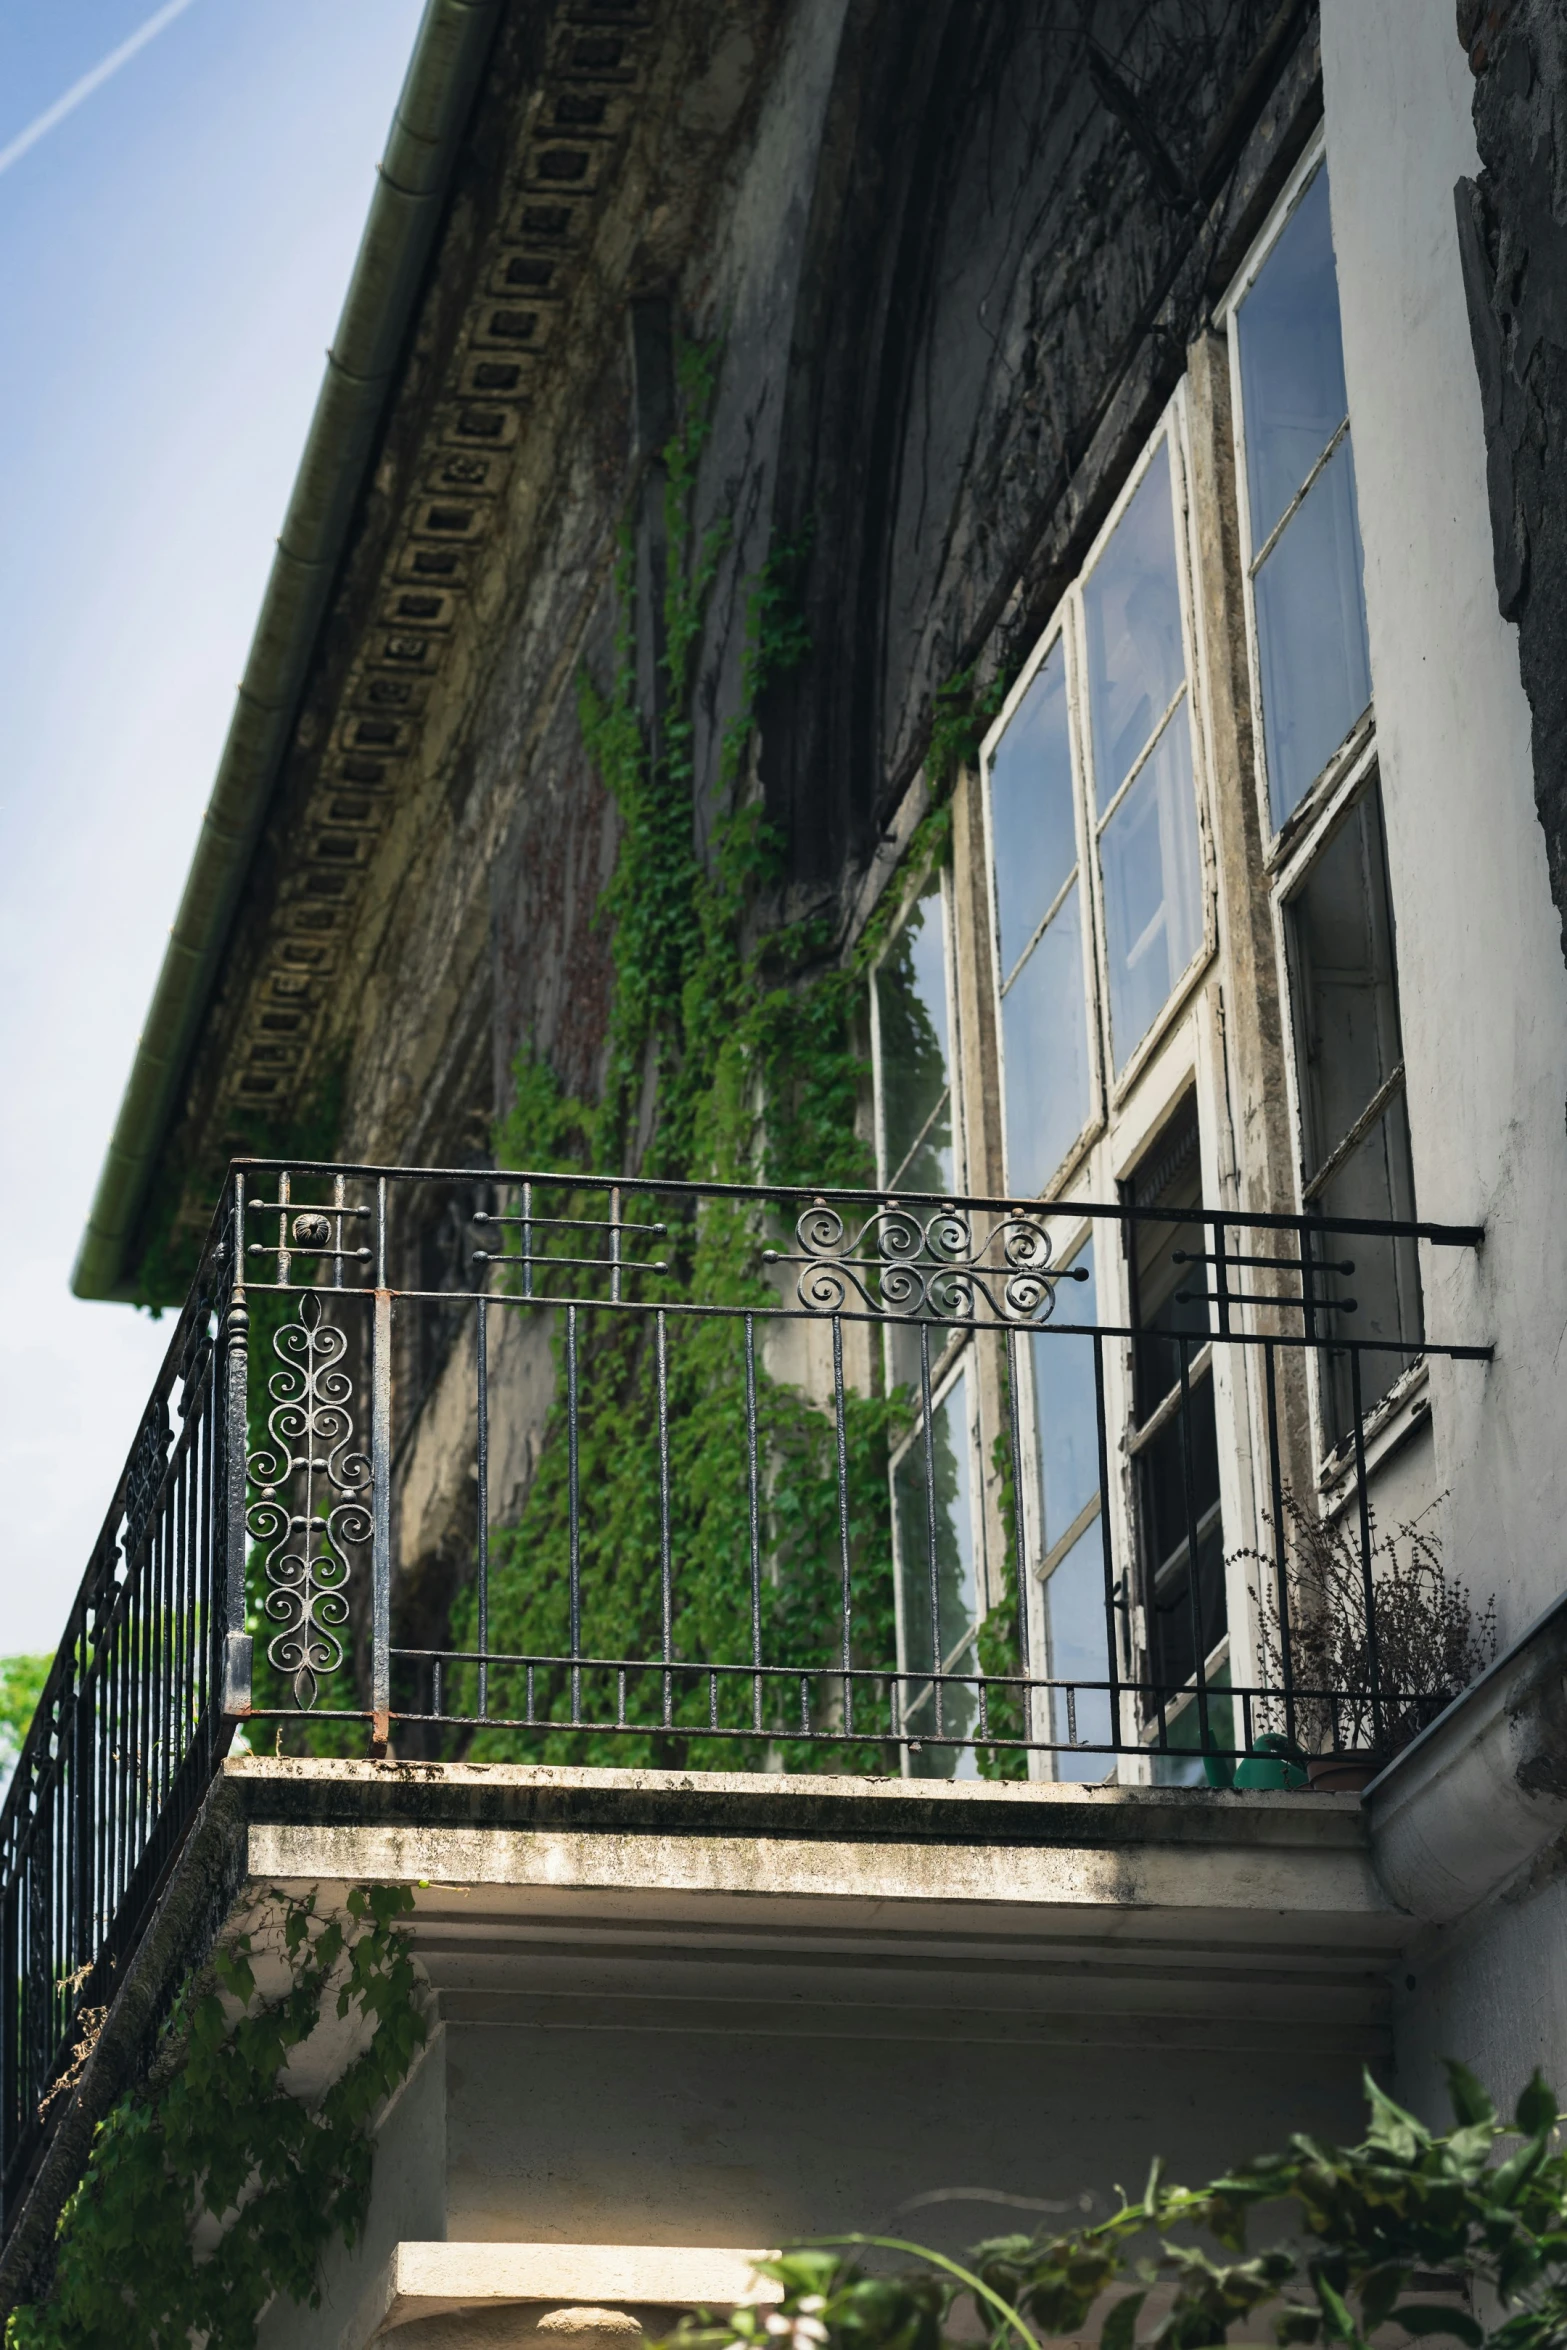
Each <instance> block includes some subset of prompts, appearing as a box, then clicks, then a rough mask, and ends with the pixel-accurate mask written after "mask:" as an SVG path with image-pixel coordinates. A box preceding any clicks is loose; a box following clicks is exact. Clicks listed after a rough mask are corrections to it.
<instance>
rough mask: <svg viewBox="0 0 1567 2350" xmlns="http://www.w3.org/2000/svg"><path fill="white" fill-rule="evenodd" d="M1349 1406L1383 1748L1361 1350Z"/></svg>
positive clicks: (1354, 1361) (1353, 1357) (1370, 1666)
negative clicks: (1361, 1387) (1361, 1392)
mask: <svg viewBox="0 0 1567 2350" xmlns="http://www.w3.org/2000/svg"><path fill="white" fill-rule="evenodd" d="M1349 1404H1350V1413H1351V1416H1352V1419H1353V1424H1354V1430H1355V1499H1356V1503H1357V1507H1358V1515H1359V1520H1360V1580H1361V1585H1362V1588H1363V1590H1364V1593H1365V1604H1366V1669H1367V1672H1368V1673H1369V1675H1370V1680H1371V1743H1372V1745H1373V1747H1374V1748H1376V1749H1377V1751H1378V1752H1380V1751H1381V1746H1382V1732H1383V1722H1382V1660H1381V1656H1380V1653H1379V1650H1378V1644H1377V1595H1376V1584H1375V1579H1374V1577H1373V1575H1372V1572H1371V1496H1370V1495H1369V1493H1368V1492H1367V1490H1366V1427H1365V1416H1364V1414H1363V1412H1362V1410H1361V1403H1360V1348H1359V1347H1358V1346H1357V1345H1356V1344H1355V1343H1354V1341H1353V1340H1351V1341H1350V1346H1349Z"/></svg>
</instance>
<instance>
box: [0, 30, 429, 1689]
mask: <svg viewBox="0 0 1567 2350" xmlns="http://www.w3.org/2000/svg"><path fill="white" fill-rule="evenodd" d="M419 13H420V6H419V0H165V4H164V5H162V6H158V5H155V4H154V0H0V515H3V517H4V522H3V538H0V1118H3V1128H0V1132H3V1142H4V1147H3V1148H0V1232H3V1233H4V1235H5V1244H4V1248H3V1250H0V1495H3V1497H4V1499H3V1504H0V1529H3V1532H0V1655H8V1654H15V1653H17V1652H18V1651H26V1650H41V1649H47V1648H52V1647H53V1646H54V1644H55V1642H56V1641H57V1640H58V1638H59V1635H60V1631H61V1629H62V1627H63V1624H64V1621H65V1616H66V1612H67V1610H68V1608H69V1606H70V1602H71V1598H72V1595H73V1593H74V1592H75V1589H76V1586H77V1584H78V1582H79V1580H80V1578H81V1575H82V1571H83V1569H84V1568H85V1566H86V1563H87V1556H88V1552H89V1550H90V1548H91V1545H92V1541H93V1538H94V1536H95V1535H96V1533H97V1531H98V1528H99V1525H100V1524H101V1522H102V1519H103V1515H104V1512H105V1510H106V1509H107V1507H108V1503H109V1500H110V1498H111V1496H112V1494H113V1491H114V1487H115V1484H116V1481H117V1479H118V1476H119V1471H120V1468H121V1466H122V1464H123V1462H124V1459H125V1455H126V1453H127V1452H128V1450H129V1448H130V1444H131V1440H132V1438H133V1436H134V1435H135V1432H136V1426H137V1422H138V1419H139V1417H140V1413H141V1408H142V1405H143V1403H144V1401H145V1399H146V1395H147V1392H148V1390H149V1388H150V1386H151V1384H152V1380H153V1378H154V1375H155V1373H156V1370H157V1366H158V1363H159V1361H160V1359H161V1357H162V1353H163V1349H164V1347H165V1345H166V1344H167V1341H168V1338H169V1336H170V1333H171V1327H172V1324H171V1321H170V1319H168V1318H166V1319H165V1320H164V1321H163V1322H162V1323H161V1324H160V1323H157V1322H155V1321H153V1320H152V1318H151V1317H150V1316H147V1315H144V1314H138V1313H136V1312H135V1311H134V1310H133V1309H131V1308H130V1307H125V1306H111V1305H96V1304H94V1305H89V1304H84V1303H82V1302H81V1301H79V1300H78V1299H76V1298H73V1297H72V1296H71V1294H70V1273H71V1265H72V1262H73V1260H74V1258H75V1254H76V1248H77V1243H78V1241H79V1239H80V1236H81V1230H82V1226H83V1223H84V1222H85V1219H86V1215H87V1210H88V1207H89V1204H90V1201H91V1198H92V1193H93V1190H94V1187H95V1185H96V1182H97V1178H98V1171H99V1167H100V1165H101V1162H102V1158H103V1153H104V1148H105V1145H106V1144H107V1142H108V1139H109V1134H110V1131H111V1129H112V1127H113V1123H114V1118H115V1114H116V1111H117V1110H118V1108H119V1103H120V1096H121V1093H122V1091H123V1089H124V1085H125V1080H126V1077H127V1075H128V1073H129V1070H130V1065H131V1058H132V1054H133V1051H134V1049H135V1043H136V1038H137V1034H138V1031H139V1029H140V1026H141V1022H142V1018H143V1015H144V1013H145V1011H146V1009H147V1005H148V1003H149V1001H150V999H151V995H152V989H153V983H154V981H155V979H156V977H157V973H158V968H159V965H160V963H161V961H162V957H163V949H164V945H165V941H166V937H167V933H168V927H169V924H170V922H171V920H172V918H173V915H174V910H175V906H176V904H177V902H178V899H179V894H180V889H181V886H182V884H183V882H184V879H185V874H186V871H187V868H188V866H189V863H190V858H191V852H192V850H193V848H194V846H195V840H196V832H197V827H198V824H199V822H200V817H201V811H202V808H203V806H204V805H205V802H206V799H207V795H208V792H209V790H210V788H211V785H212V781H213V777H214V775H215V774H216V771H217V764H218V758H219V754H220V752H221V750H222V746H223V738H224V735H225V733H226V731H227V727H228V721H229V716H230V712H231V710H232V707H233V700H234V688H235V685H236V682H237V680H238V678H239V676H240V673H241V671H242V669H243V667H244V663H245V656H246V653H247V650H248V648H249V643H250V637H251V632H252V629H253V627H254V625H255V619H256V614H257V610H258V608H259V605H260V601H261V595H262V590H263V587H264V585H265V581H266V576H267V569H268V565H269V563H270V561H271V556H272V547H273V541H274V540H275V538H276V536H277V531H278V528H279V525H280V524H281V521H282V518H283V513H284V509H285V507H286V505H287V502H288V493H289V489H290V487H291V485H292V482H293V477H294V472H295V468H296V466H297V463H298V459H299V454H300V451H301V449H302V447H303V444H304V438H305V432H306V428H307V426H308V424H309V420H310V413H311V409H312V407H313V405H314V402H315V396H316V391H317V388H318V386H319V383H320V380H321V371H322V364H323V357H324V353H325V350H326V347H327V345H328V343H329V342H330V341H331V338H332V333H333V329H334V327H335V325H336V322H337V316H338V312H339V310H340V308H341V305H342V299H343V294H344V291H345V289H346V287H347V283H348V278H349V272H350V269H351V266H352V262H353V256H354V251H355V248H356V246H357V244H358V241H359V235H360V231H361V229H362V228H363V225H364V219H365V214H366V212H367V210H368V208H369V203H370V196H371V190H372V187H373V184H374V175H375V165H376V162H377V160H378V158H379V156H380V154H381V151H382V148H383V146H384V144H385V139H386V131H387V126H388V124H389V123H390V120H391V115H392V109H393V106H394V105H395V103H396V99H397V93H398V89H399V87H400V86H401V82H402V77H403V73H404V70H405V68H406V65H407V61H408V56H409V53H410V50H411V48H412V46H413V39H414V34H415V31H416V28H417V24H418V18H419ZM139 35H140V36H143V37H142V38H140V39H139V40H138V36H139ZM84 84H85V85H86V87H85V88H82V87H81V86H82V85H84ZM78 92H79V93H80V94H79V95H76V94H77V93H78ZM73 95H75V102H74V103H69V104H63V103H62V101H67V100H69V99H71V98H72V97H73Z"/></svg>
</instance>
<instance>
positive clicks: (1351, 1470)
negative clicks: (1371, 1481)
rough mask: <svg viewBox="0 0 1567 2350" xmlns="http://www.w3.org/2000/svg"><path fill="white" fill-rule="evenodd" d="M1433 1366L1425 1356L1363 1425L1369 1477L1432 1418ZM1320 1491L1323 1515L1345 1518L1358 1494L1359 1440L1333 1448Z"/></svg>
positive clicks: (1320, 1479) (1350, 1439)
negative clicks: (1357, 1457)
mask: <svg viewBox="0 0 1567 2350" xmlns="http://www.w3.org/2000/svg"><path fill="white" fill-rule="evenodd" d="M1430 1377H1431V1374H1430V1366H1429V1364H1428V1363H1427V1361H1426V1358H1425V1356H1424V1355H1421V1356H1420V1357H1419V1358H1418V1359H1417V1360H1416V1361H1415V1362H1412V1363H1411V1364H1410V1366H1409V1368H1408V1370H1407V1371H1404V1372H1402V1373H1401V1374H1400V1376H1399V1377H1398V1378H1397V1379H1396V1380H1395V1381H1394V1383H1393V1385H1392V1386H1391V1387H1390V1388H1389V1389H1388V1391H1387V1393H1386V1395H1384V1396H1383V1398H1382V1400H1381V1402H1380V1403H1376V1404H1373V1405H1372V1407H1371V1409H1370V1411H1369V1412H1367V1414H1366V1416H1365V1419H1364V1420H1363V1421H1362V1423H1361V1430H1362V1434H1361V1444H1362V1448H1363V1451H1364V1454H1365V1464H1366V1474H1367V1476H1368V1477H1370V1476H1372V1475H1373V1474H1374V1473H1375V1471H1376V1470H1377V1469H1379V1468H1380V1467H1381V1466H1382V1464H1383V1462H1384V1461H1387V1460H1390V1459H1391V1458H1392V1456H1393V1454H1394V1453H1395V1452H1398V1451H1399V1450H1400V1449H1401V1448H1402V1447H1403V1446H1404V1445H1405V1444H1406V1443H1408V1441H1409V1439H1410V1438H1411V1437H1413V1436H1417V1435H1418V1434H1419V1433H1420V1431H1421V1429H1422V1428H1424V1427H1426V1426H1427V1425H1428V1424H1429V1422H1430V1418H1431V1395H1430ZM1317 1492H1318V1494H1319V1495H1320V1497H1321V1501H1322V1510H1323V1515H1324V1516H1325V1517H1328V1518H1337V1517H1340V1516H1341V1515H1342V1514H1343V1512H1344V1511H1345V1510H1346V1509H1347V1508H1348V1506H1349V1504H1350V1502H1351V1501H1352V1500H1353V1499H1354V1495H1355V1440H1354V1437H1353V1436H1346V1437H1344V1438H1342V1439H1341V1441H1340V1442H1339V1443H1338V1444H1336V1445H1335V1446H1334V1447H1333V1450H1332V1451H1331V1452H1330V1453H1329V1454H1328V1456H1327V1458H1326V1459H1325V1460H1324V1461H1323V1462H1322V1464H1321V1466H1320V1467H1319V1468H1318V1470H1317Z"/></svg>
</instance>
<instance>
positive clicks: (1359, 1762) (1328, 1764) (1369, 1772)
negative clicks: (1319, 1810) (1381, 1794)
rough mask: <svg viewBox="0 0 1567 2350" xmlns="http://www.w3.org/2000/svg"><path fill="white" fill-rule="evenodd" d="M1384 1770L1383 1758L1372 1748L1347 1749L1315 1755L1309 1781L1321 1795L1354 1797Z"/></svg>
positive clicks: (1357, 1747)
mask: <svg viewBox="0 0 1567 2350" xmlns="http://www.w3.org/2000/svg"><path fill="white" fill-rule="evenodd" d="M1381 1768H1382V1757H1381V1756H1380V1755H1379V1754H1377V1753H1375V1752H1374V1751H1373V1749H1372V1748H1371V1747H1369V1746H1346V1747H1343V1748H1341V1750H1340V1751H1339V1752H1338V1753H1337V1754H1314V1755H1313V1756H1312V1757H1311V1759H1310V1760H1309V1762H1308V1763H1307V1765H1306V1778H1307V1781H1308V1782H1309V1784H1310V1785H1311V1786H1312V1787H1314V1788H1315V1789H1316V1790H1317V1793H1318V1794H1319V1795H1355V1794H1358V1793H1359V1791H1360V1789H1361V1788H1362V1787H1369V1786H1370V1784H1371V1782H1372V1780H1373V1779H1374V1778H1375V1777H1376V1775H1377V1773H1378V1771H1379V1770H1380V1769H1381Z"/></svg>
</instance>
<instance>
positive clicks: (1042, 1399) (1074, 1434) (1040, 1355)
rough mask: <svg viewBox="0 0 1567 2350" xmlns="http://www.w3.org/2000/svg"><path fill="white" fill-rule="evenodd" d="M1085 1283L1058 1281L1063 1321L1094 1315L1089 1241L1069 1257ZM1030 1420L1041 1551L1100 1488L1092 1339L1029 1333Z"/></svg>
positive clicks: (1090, 1318) (1059, 1535) (1046, 1550)
mask: <svg viewBox="0 0 1567 2350" xmlns="http://www.w3.org/2000/svg"><path fill="white" fill-rule="evenodd" d="M1072 1263H1073V1265H1074V1266H1075V1267H1079V1268H1081V1269H1082V1270H1083V1271H1085V1272H1086V1273H1087V1274H1088V1275H1089V1278H1088V1280H1087V1281H1084V1282H1063V1283H1062V1285H1061V1287H1060V1288H1059V1289H1058V1290H1057V1292H1056V1305H1055V1311H1056V1313H1057V1314H1058V1315H1059V1316H1060V1318H1061V1319H1062V1320H1063V1321H1066V1322H1084V1323H1087V1324H1089V1325H1090V1326H1091V1325H1092V1324H1093V1323H1095V1322H1097V1320H1098V1318H1099V1313H1098V1306H1097V1304H1096V1302H1095V1286H1096V1285H1095V1282H1094V1280H1093V1270H1094V1249H1093V1243H1092V1241H1089V1242H1088V1243H1086V1244H1085V1246H1084V1247H1083V1248H1081V1249H1080V1250H1079V1251H1078V1253H1077V1255H1076V1256H1075V1257H1074V1258H1073V1260H1072ZM1032 1345H1033V1350H1034V1424H1035V1427H1036V1430H1037V1432H1038V1438H1039V1467H1040V1475H1041V1478H1042V1480H1043V1484H1044V1505H1045V1526H1044V1555H1045V1556H1046V1557H1048V1556H1049V1554H1050V1552H1051V1551H1052V1550H1053V1549H1054V1548H1055V1546H1056V1544H1057V1543H1058V1542H1059V1541H1060V1540H1061V1538H1062V1536H1063V1535H1064V1534H1065V1533H1066V1531H1067V1528H1068V1527H1069V1526H1070V1525H1071V1524H1072V1523H1073V1521H1074V1520H1075V1519H1076V1518H1078V1517H1079V1516H1080V1515H1081V1514H1082V1512H1083V1511H1084V1510H1085V1509H1086V1508H1087V1507H1088V1504H1089V1503H1090V1502H1091V1501H1092V1500H1093V1499H1094V1498H1095V1496H1096V1495H1097V1493H1098V1491H1099V1417H1098V1407H1097V1403H1096V1397H1095V1385H1094V1342H1093V1340H1092V1339H1091V1338H1073V1337H1067V1336H1064V1335H1063V1336H1058V1335H1057V1334H1056V1333H1055V1332H1054V1331H1052V1330H1051V1329H1050V1328H1049V1326H1048V1325H1047V1326H1046V1327H1045V1328H1044V1329H1042V1330H1036V1331H1035V1332H1034V1334H1033V1339H1032Z"/></svg>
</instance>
